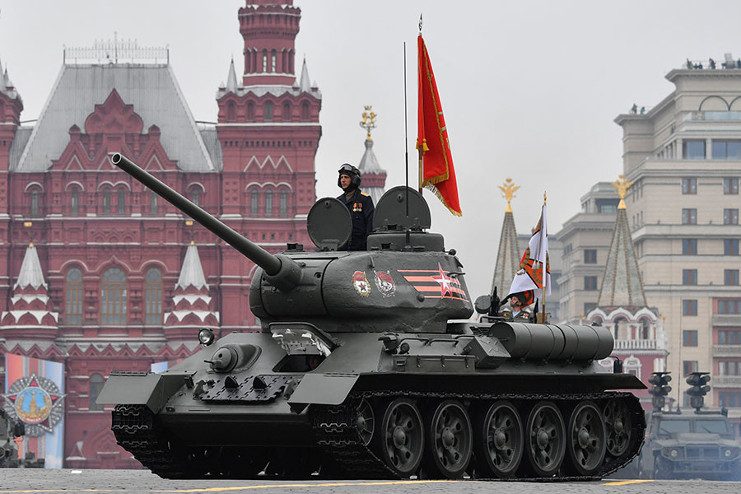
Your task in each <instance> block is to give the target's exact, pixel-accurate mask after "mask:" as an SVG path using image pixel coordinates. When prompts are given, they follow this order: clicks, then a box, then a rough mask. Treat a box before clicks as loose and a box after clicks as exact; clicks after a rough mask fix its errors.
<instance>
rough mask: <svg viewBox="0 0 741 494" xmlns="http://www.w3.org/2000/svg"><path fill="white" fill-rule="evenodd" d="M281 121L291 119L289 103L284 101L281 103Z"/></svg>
mask: <svg viewBox="0 0 741 494" xmlns="http://www.w3.org/2000/svg"><path fill="white" fill-rule="evenodd" d="M282 117H283V121H284V122H290V121H291V103H290V102H288V101H286V102H285V103H283V115H282Z"/></svg>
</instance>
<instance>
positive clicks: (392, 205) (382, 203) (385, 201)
mask: <svg viewBox="0 0 741 494" xmlns="http://www.w3.org/2000/svg"><path fill="white" fill-rule="evenodd" d="M407 204H408V205H409V208H408V212H407ZM431 223H432V221H431V217H430V207H429V206H428V205H427V201H425V199H424V197H422V194H420V193H419V192H417V191H416V190H414V189H412V188H410V187H404V186H402V185H399V186H397V187H394V188H393V189H389V190H388V191H387V192H386V193H385V194H384V195H383V197H381V199H379V200H378V205H376V211H375V213H374V214H373V231H384V230H386V231H388V230H392V231H404V230H406V229H407V228H409V229H410V230H425V229H428V228H430V226H431Z"/></svg>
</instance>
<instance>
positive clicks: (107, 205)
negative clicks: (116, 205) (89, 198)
mask: <svg viewBox="0 0 741 494" xmlns="http://www.w3.org/2000/svg"><path fill="white" fill-rule="evenodd" d="M103 214H111V189H108V188H106V189H103Z"/></svg>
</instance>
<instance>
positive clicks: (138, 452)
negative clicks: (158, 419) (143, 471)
mask: <svg viewBox="0 0 741 494" xmlns="http://www.w3.org/2000/svg"><path fill="white" fill-rule="evenodd" d="M154 418H155V417H154V414H153V413H152V412H151V411H150V410H149V408H147V406H146V405H116V407H115V408H114V410H113V412H112V415H111V430H113V434H114V435H115V436H116V442H118V444H119V445H120V446H121V447H123V448H124V449H126V450H127V451H128V452H130V453H131V454H132V455H134V458H136V459H137V460H138V461H139V462H140V463H141V464H142V465H144V466H145V467H147V468H148V469H150V470H151V471H152V472H153V473H156V474H157V475H159V476H160V477H165V478H169V479H183V478H193V477H194V472H193V470H192V469H191V470H189V468H188V464H187V462H186V461H185V460H184V458H181V457H178V456H176V455H175V454H174V452H173V450H172V448H170V445H169V444H168V441H167V439H166V438H165V437H164V435H163V434H162V433H161V431H159V430H158V429H157V428H156V426H155V421H154Z"/></svg>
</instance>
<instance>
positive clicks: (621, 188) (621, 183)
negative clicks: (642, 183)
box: [612, 175, 633, 209]
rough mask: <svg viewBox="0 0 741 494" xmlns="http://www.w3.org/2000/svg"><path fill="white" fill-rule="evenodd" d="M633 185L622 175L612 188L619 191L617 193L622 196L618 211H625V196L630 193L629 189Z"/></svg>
mask: <svg viewBox="0 0 741 494" xmlns="http://www.w3.org/2000/svg"><path fill="white" fill-rule="evenodd" d="M631 185H633V182H628V181H627V180H626V179H625V175H620V178H619V179H618V180H617V181H616V182H613V183H612V186H613V187H615V188H616V189H617V193H618V195H619V196H620V203H619V204H618V209H625V195H626V194H627V193H628V189H629V188H630V186H631Z"/></svg>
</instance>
